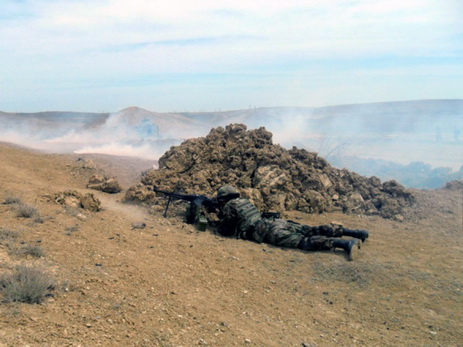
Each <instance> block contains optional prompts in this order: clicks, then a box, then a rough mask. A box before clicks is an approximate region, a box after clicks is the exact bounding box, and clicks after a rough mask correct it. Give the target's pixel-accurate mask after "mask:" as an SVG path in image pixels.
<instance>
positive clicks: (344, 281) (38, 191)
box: [0, 145, 463, 346]
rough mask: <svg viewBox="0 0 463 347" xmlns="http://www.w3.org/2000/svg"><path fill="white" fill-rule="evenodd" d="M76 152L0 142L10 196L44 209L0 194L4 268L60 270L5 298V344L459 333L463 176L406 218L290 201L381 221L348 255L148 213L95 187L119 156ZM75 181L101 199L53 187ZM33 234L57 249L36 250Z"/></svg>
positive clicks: (445, 338)
mask: <svg viewBox="0 0 463 347" xmlns="http://www.w3.org/2000/svg"><path fill="white" fill-rule="evenodd" d="M76 159H77V157H75V156H63V155H47V154H41V153H37V152H32V151H28V150H25V149H21V148H17V147H11V146H8V145H0V172H1V175H0V202H4V201H6V200H11V198H13V197H15V198H19V199H21V201H22V202H23V203H26V204H28V205H31V206H34V207H36V208H37V209H38V210H39V212H40V216H41V220H42V221H43V223H40V221H37V220H34V219H33V218H23V217H18V216H17V213H16V210H15V207H14V205H13V204H0V230H3V234H2V235H3V238H0V261H1V263H0V272H1V273H4V274H5V273H9V272H11V271H12V270H14V268H15V266H16V265H17V264H34V265H36V266H41V267H42V268H43V269H45V271H47V273H49V274H50V276H53V277H54V278H55V279H56V281H57V285H56V286H55V290H54V291H53V292H52V294H53V296H51V297H49V298H47V299H46V300H45V301H44V302H43V303H41V304H32V305H31V304H26V303H17V302H13V303H0V345H4V346H20V345H30V346H43V345H47V346H79V345H80V346H97V345H104V346H115V345H120V346H127V345H139V346H192V345H209V346H241V345H248V346H302V345H305V346H333V345H345V346H355V345H359V346H362V345H363V346H372V345H373V346H398V345H402V346H404V345H414V346H425V345H429V346H438V345H442V346H461V341H463V323H462V322H463V312H462V310H461V307H463V305H462V304H463V272H462V269H463V257H462V255H463V237H462V234H463V233H462V231H463V225H462V223H463V216H462V213H463V211H462V208H463V201H462V200H463V191H462V190H458V189H455V190H436V191H418V190H417V191H413V193H414V195H415V197H416V204H415V205H414V206H413V207H411V208H410V210H409V211H407V214H406V218H405V221H404V222H399V221H393V220H385V219H382V218H381V217H379V216H358V215H344V214H342V213H324V214H317V215H312V214H303V213H298V212H290V213H291V217H292V218H293V219H295V220H297V221H300V222H305V223H308V224H321V223H327V222H330V221H333V220H336V221H340V222H343V223H344V224H345V225H346V226H348V227H351V228H364V229H368V230H370V231H371V236H370V240H369V241H368V242H367V243H366V244H365V245H364V247H363V248H362V250H361V253H362V254H361V257H360V259H358V260H356V261H354V262H348V261H347V260H346V259H345V257H344V255H343V253H341V252H339V253H338V252H336V253H331V252H317V253H307V252H302V251H298V250H289V249H279V248H275V247H272V246H269V245H264V244H256V243H252V242H249V241H241V240H234V239H226V238H223V237H220V236H216V235H214V234H213V232H212V231H206V232H197V231H196V230H195V229H194V228H193V227H192V226H190V225H185V224H183V223H182V221H181V219H179V218H178V217H171V218H168V219H164V218H162V216H161V215H160V214H152V215H150V214H148V213H146V212H145V210H143V209H142V208H140V207H138V206H134V205H127V204H123V203H121V202H120V200H121V199H122V197H123V195H124V192H122V193H120V194H116V195H108V194H104V193H101V192H97V191H90V190H87V189H86V188H85V185H86V183H87V180H88V177H89V176H90V175H91V174H93V173H94V171H95V170H99V168H102V167H103V165H107V164H104V163H102V162H100V159H99V158H98V157H95V158H92V160H93V164H95V165H96V168H95V167H93V164H92V163H91V164H92V165H90V164H89V161H88V160H87V161H77V160H76ZM121 160H123V159H121ZM145 164H146V163H145ZM145 164H143V163H140V166H139V167H143V166H144V165H145ZM106 169H107V170H108V167H106ZM111 170H114V171H111V172H108V174H110V175H116V176H121V177H122V176H124V177H126V179H127V181H126V182H125V184H123V186H124V188H128V186H129V184H133V183H135V182H136V179H135V178H136V177H137V176H138V175H139V173H140V172H139V171H138V164H137V165H135V164H134V163H133V162H132V163H130V164H127V166H124V165H113V166H112V167H111ZM134 171H138V172H136V173H134ZM130 177H132V178H133V182H129V181H130ZM69 189H71V190H77V191H79V192H81V193H89V192H91V193H93V194H95V196H97V197H98V198H99V199H100V200H101V203H102V207H103V211H100V212H96V213H93V212H87V211H83V210H76V209H70V208H64V207H63V206H61V205H58V204H56V203H55V202H54V201H53V195H54V194H55V193H57V192H62V191H65V190H69ZM141 222H143V223H145V224H146V227H145V228H139V227H138V224H140V223H141ZM5 230H8V231H10V233H6V232H5ZM12 232H16V233H17V236H16V237H13V236H12V235H13V234H14V233H12ZM24 245H35V246H37V245H38V246H40V247H41V248H42V249H43V251H44V252H45V255H44V256H43V257H41V258H36V257H32V256H25V255H24V254H22V253H21V252H19V251H18V249H21V247H23V246H24Z"/></svg>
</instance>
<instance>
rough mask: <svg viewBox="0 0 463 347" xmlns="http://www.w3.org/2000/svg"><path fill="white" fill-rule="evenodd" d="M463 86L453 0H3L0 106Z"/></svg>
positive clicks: (207, 103)
mask: <svg viewBox="0 0 463 347" xmlns="http://www.w3.org/2000/svg"><path fill="white" fill-rule="evenodd" d="M440 98H463V1H461V0H357V1H356V0H351V1H341V0H323V1H321V0H233V1H232V0H228V1H225V0H210V1H207V0H202V1H199V0H163V1H156V0H130V1H129V0H0V110H2V111H10V112H14V111H18V112H19V111H45V110H73V111H96V112H100V111H118V110H120V109H122V108H125V107H128V106H139V107H144V108H147V109H149V110H153V111H185V110H187V111H206V110H210V111H213V110H219V109H221V110H229V109H242V108H248V107H250V106H251V107H254V106H256V107H260V106H324V105H334V104H345V103H363V102H376V101H395V100H411V99H440Z"/></svg>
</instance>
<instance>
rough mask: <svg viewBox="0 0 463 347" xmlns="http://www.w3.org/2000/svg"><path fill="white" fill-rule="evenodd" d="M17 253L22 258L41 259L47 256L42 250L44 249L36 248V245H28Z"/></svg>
mask: <svg viewBox="0 0 463 347" xmlns="http://www.w3.org/2000/svg"><path fill="white" fill-rule="evenodd" d="M15 253H16V254H18V255H22V256H28V255H30V256H31V257H34V258H41V257H43V256H45V252H44V250H43V249H42V247H40V246H36V245H27V246H24V247H21V248H19V249H18V250H17V251H16V252H15Z"/></svg>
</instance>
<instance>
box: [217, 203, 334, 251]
mask: <svg viewBox="0 0 463 347" xmlns="http://www.w3.org/2000/svg"><path fill="white" fill-rule="evenodd" d="M220 219H221V225H220V227H219V230H218V232H219V233H220V234H222V235H225V236H234V237H236V238H241V239H246V240H252V241H255V242H258V243H261V242H265V243H269V244H272V245H275V246H280V247H289V248H301V241H302V240H304V246H305V249H306V250H317V249H331V248H333V241H332V239H331V238H330V237H339V236H341V231H342V230H341V229H340V228H336V227H332V226H328V225H323V226H319V227H311V226H308V225H302V224H299V223H295V222H292V221H287V220H283V219H264V218H261V213H260V212H259V210H258V209H257V208H256V207H255V206H254V205H253V204H252V203H251V202H249V200H247V199H243V198H238V199H232V200H230V201H228V202H227V203H226V204H225V205H224V206H223V207H222V209H221V214H220ZM341 228H342V227H341Z"/></svg>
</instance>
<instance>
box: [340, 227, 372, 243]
mask: <svg viewBox="0 0 463 347" xmlns="http://www.w3.org/2000/svg"><path fill="white" fill-rule="evenodd" d="M342 235H343V236H351V237H354V238H356V239H360V240H362V243H365V241H366V240H367V239H368V231H366V230H354V229H346V228H343V230H342Z"/></svg>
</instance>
